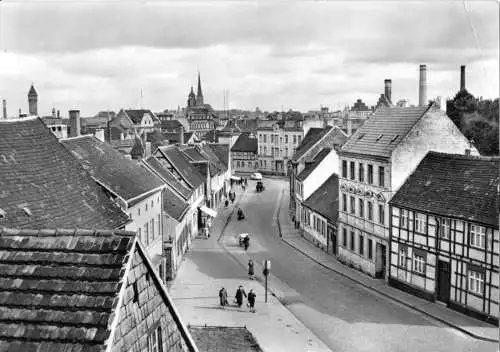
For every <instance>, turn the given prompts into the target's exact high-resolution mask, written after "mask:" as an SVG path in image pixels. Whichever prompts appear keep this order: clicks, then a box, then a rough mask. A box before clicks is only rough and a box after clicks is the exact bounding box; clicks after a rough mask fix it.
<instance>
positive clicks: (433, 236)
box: [389, 152, 500, 325]
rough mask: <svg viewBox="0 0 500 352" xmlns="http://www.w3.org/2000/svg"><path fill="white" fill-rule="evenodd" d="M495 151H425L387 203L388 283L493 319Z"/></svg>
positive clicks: (496, 252)
mask: <svg viewBox="0 0 500 352" xmlns="http://www.w3.org/2000/svg"><path fill="white" fill-rule="evenodd" d="M499 170H500V158H499V157H478V156H470V155H455V154H442V153H436V152H430V153H428V154H427V155H426V156H425V158H424V159H423V160H422V161H421V162H420V164H419V165H418V166H417V168H416V169H415V171H414V172H413V173H412V174H411V175H410V176H409V177H408V179H407V180H406V181H405V182H404V184H403V185H402V186H401V188H400V189H399V190H398V191H397V193H396V194H395V195H394V197H392V199H391V201H390V202H389V203H390V208H391V210H390V215H391V217H390V225H391V232H390V254H391V255H390V269H389V284H390V285H392V286H394V287H397V288H399V289H402V290H404V291H407V292H410V293H412V294H415V295H417V296H420V297H423V298H425V299H428V300H430V301H436V300H437V301H440V302H444V303H445V304H446V305H447V306H448V307H450V308H453V309H456V310H458V311H461V312H464V313H466V314H469V315H471V316H474V317H476V318H480V319H483V320H486V321H489V322H492V323H494V324H496V325H498V309H499V305H498V302H499V289H498V287H499V274H498V270H499V250H500V248H499V236H498V209H499V200H498V185H499V183H498V182H499Z"/></svg>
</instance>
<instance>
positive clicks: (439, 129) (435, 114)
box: [391, 109, 479, 191]
mask: <svg viewBox="0 0 500 352" xmlns="http://www.w3.org/2000/svg"><path fill="white" fill-rule="evenodd" d="M470 148H471V147H470V145H469V141H468V140H467V139H466V138H465V137H464V135H463V134H462V133H461V132H460V130H459V129H458V128H457V127H456V126H455V124H454V123H453V122H452V121H451V120H450V119H449V118H448V116H446V114H445V113H444V112H442V111H441V110H434V109H433V110H430V111H429V112H427V113H426V114H425V115H424V116H423V117H422V118H421V119H420V120H419V121H418V122H417V123H416V124H415V126H414V127H413V128H412V130H411V131H410V132H409V133H408V135H407V136H406V137H405V138H404V139H403V140H402V141H401V143H399V144H398V146H397V147H396V148H395V149H394V151H393V153H392V158H391V165H392V170H391V174H392V190H394V191H396V190H398V189H399V187H401V185H402V184H403V183H404V181H405V180H406V178H407V177H408V176H409V175H410V174H411V173H412V172H413V171H414V170H415V169H416V167H417V166H418V164H419V163H420V161H422V159H423V158H424V157H425V155H426V154H427V153H428V152H429V151H436V152H442V153H451V154H465V149H470ZM471 154H472V155H479V152H478V151H477V149H476V148H474V147H472V149H471Z"/></svg>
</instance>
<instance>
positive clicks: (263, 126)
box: [256, 120, 278, 130]
mask: <svg viewBox="0 0 500 352" xmlns="http://www.w3.org/2000/svg"><path fill="white" fill-rule="evenodd" d="M276 123H278V122H277V121H272V120H259V121H257V128H256V129H257V130H272V129H273V127H274V125H275V124H276Z"/></svg>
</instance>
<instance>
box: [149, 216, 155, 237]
mask: <svg viewBox="0 0 500 352" xmlns="http://www.w3.org/2000/svg"><path fill="white" fill-rule="evenodd" d="M149 226H150V227H151V242H153V240H154V239H155V235H156V234H155V219H151V223H150V225H149Z"/></svg>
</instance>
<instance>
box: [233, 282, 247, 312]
mask: <svg viewBox="0 0 500 352" xmlns="http://www.w3.org/2000/svg"><path fill="white" fill-rule="evenodd" d="M243 297H245V298H246V297H247V293H246V292H245V290H244V289H243V286H240V287H238V290H237V291H236V296H235V297H234V298H235V299H236V304H238V308H241V306H242V304H243Z"/></svg>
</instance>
